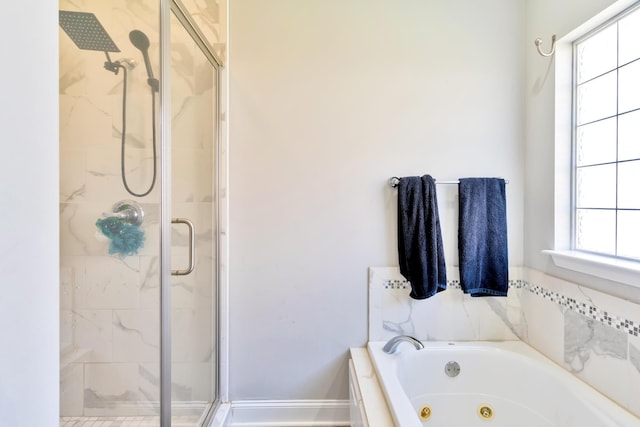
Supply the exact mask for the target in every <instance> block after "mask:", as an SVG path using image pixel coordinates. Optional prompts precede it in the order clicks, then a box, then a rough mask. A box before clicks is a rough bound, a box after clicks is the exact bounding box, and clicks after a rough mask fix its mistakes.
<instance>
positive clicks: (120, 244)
mask: <svg viewBox="0 0 640 427" xmlns="http://www.w3.org/2000/svg"><path fill="white" fill-rule="evenodd" d="M96 226H97V227H98V228H99V229H100V231H102V234H104V235H105V236H107V237H108V238H109V239H111V244H110V245H109V253H110V254H118V255H119V256H120V257H121V258H124V257H126V256H129V255H135V254H137V253H138V249H140V248H141V247H142V246H143V245H144V232H143V231H142V230H140V226H138V225H131V224H128V223H126V222H124V221H122V220H121V219H119V218H101V219H99V220H98V221H96Z"/></svg>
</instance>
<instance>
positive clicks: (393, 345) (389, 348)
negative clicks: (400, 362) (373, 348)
mask: <svg viewBox="0 0 640 427" xmlns="http://www.w3.org/2000/svg"><path fill="white" fill-rule="evenodd" d="M404 341H406V342H409V343H411V344H413V346H414V347H415V348H416V350H422V349H423V348H424V344H422V342H420V340H419V339H417V338H414V337H411V336H409V335H398V336H396V337H393V338H391V339H390V340H389V341H387V343H386V344H385V345H384V347H382V351H384V352H385V353H387V354H393V353H395V352H396V350H397V349H398V346H399V345H400V343H402V342H404Z"/></svg>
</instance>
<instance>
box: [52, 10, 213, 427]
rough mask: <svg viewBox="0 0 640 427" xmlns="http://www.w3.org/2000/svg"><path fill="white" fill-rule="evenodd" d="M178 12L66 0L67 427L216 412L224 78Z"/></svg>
mask: <svg viewBox="0 0 640 427" xmlns="http://www.w3.org/2000/svg"><path fill="white" fill-rule="evenodd" d="M174 3H176V2H173V1H168V0H167V1H164V0H161V1H158V0H109V1H106V0H105V1H97V0H91V1H90V0H59V9H60V11H61V12H60V31H59V40H60V42H59V43H60V87H59V93H60V171H61V174H60V175H61V178H60V212H61V215H60V216H61V224H60V259H61V261H60V262H61V290H60V291H61V292H60V295H61V313H60V316H61V334H60V336H61V370H60V415H61V425H73V426H76V427H82V426H94V425H118V426H121V427H126V426H133V425H144V426H160V425H162V427H168V426H169V425H172V426H200V425H201V424H202V422H203V421H204V420H205V419H206V417H207V414H208V413H210V412H211V410H212V408H213V406H214V405H213V403H214V402H215V401H216V378H217V371H216V366H217V346H216V334H215V331H216V327H217V326H216V312H215V307H216V298H217V295H216V291H215V289H216V278H217V267H216V265H217V255H216V248H217V241H216V233H217V229H216V226H217V222H216V210H217V206H216V197H215V191H214V189H215V176H216V163H215V160H216V157H215V155H216V146H217V145H216V144H217V138H216V136H217V114H218V111H217V100H218V98H217V96H218V95H217V91H218V84H217V78H218V77H217V69H216V68H215V67H213V66H212V65H211V63H209V62H207V61H206V57H204V56H203V55H202V51H201V50H199V49H198V48H197V46H198V45H197V44H196V43H195V42H194V40H193V38H192V37H193V34H194V32H193V31H189V32H187V31H185V28H184V26H183V21H179V20H177V19H175V18H174V17H171V18H170V19H171V25H170V26H171V28H164V29H162V30H161V29H160V22H161V21H162V22H165V21H163V19H161V15H162V16H168V15H166V14H163V13H161V10H162V11H167V10H168V8H169V7H174V6H175V4H174ZM163 26H164V24H163ZM196 33H197V32H196ZM161 34H163V35H170V37H171V40H169V43H164V42H163V43H161V39H160V37H161ZM163 40H166V39H163ZM160 46H165V47H166V46H169V49H168V50H169V51H168V52H164V53H163V54H162V55H161V52H160ZM167 58H168V59H167ZM203 58H205V60H204V61H203ZM161 61H162V62H163V63H164V64H168V68H169V69H170V71H169V73H170V75H168V76H165V79H166V80H165V81H164V82H163V80H162V79H163V76H162V75H161V71H160V70H161ZM166 83H170V88H171V89H170V91H167V92H170V93H163V89H162V88H163V84H164V85H165V87H167V86H166ZM161 102H162V105H161ZM166 111H169V112H170V113H169V114H170V117H171V125H170V126H168V127H167V128H170V129H171V134H170V135H166V136H165V137H164V139H163V140H162V141H161V139H162V138H161V137H162V136H163V135H162V132H161V129H163V128H164V127H163V125H164V124H166V123H167V121H161V120H160V117H161V116H162V117H169V115H167V114H166V113H164V112H166ZM164 165H171V166H170V169H171V173H172V176H171V178H169V179H167V180H166V181H165V178H162V177H163V173H164V171H163V166H164ZM164 182H169V183H171V184H172V185H170V186H168V185H163V183H164ZM167 201H169V202H170V203H167ZM167 206H169V207H170V208H169V209H166V207H167ZM169 210H170V211H171V212H167V211H169ZM167 215H170V216H171V217H175V218H183V219H185V220H187V221H182V222H179V223H177V224H172V225H171V227H167V229H163V226H162V224H163V223H164V224H167V223H168V222H167V221H166V220H165V219H166V218H167ZM163 218H164V219H163ZM187 223H188V224H193V229H192V228H191V227H186V226H185V225H184V224H187ZM192 230H194V232H191V231H192ZM167 235H170V236H171V239H170V240H171V248H170V249H167V248H168V245H165V244H164V242H166V240H167V238H166V236H167ZM191 239H193V247H194V248H195V250H194V251H190V248H191V244H190V242H191ZM190 252H192V255H193V258H191V257H190ZM167 258H170V259H167ZM191 261H193V264H194V268H193V271H192V272H190V273H189V274H188V275H184V276H173V277H171V278H170V279H167V277H168V274H166V273H165V274H163V273H162V272H161V269H164V271H165V272H166V271H167V270H166V268H167V267H166V266H170V268H171V269H185V268H186V267H187V266H188V265H189V264H190V263H191ZM163 276H164V278H163ZM161 283H162V285H161ZM161 286H162V287H163V289H170V293H171V300H170V301H171V304H170V305H166V300H164V302H165V305H162V304H161V292H160V290H161ZM167 308H170V311H169V310H167ZM161 310H162V311H163V312H161ZM167 313H170V316H167ZM161 318H162V319H167V318H170V319H171V322H170V323H171V324H170V328H169V330H171V336H170V337H171V341H172V345H171V351H170V352H169V351H165V352H164V353H163V354H161V353H162V349H163V348H165V349H166V347H165V345H163V344H162V342H161V336H166V335H163V334H162V331H161V320H160V319H161ZM168 323H169V322H165V323H164V325H165V327H166V325H167V324H168ZM165 342H166V341H165ZM169 353H170V354H169ZM167 360H170V361H171V363H170V364H167V363H166V361H167ZM167 368H168V369H167ZM167 378H171V384H170V385H169V387H167V386H166V385H167V382H166V379H167ZM163 379H164V382H163ZM161 384H164V385H165V386H164V388H162V389H163V390H164V391H163V392H162V396H161V387H162V386H161ZM169 392H170V393H169ZM168 394H170V397H171V399H172V401H171V402H169V400H168V399H167V397H168ZM161 401H165V402H166V403H167V404H165V405H162V404H161ZM163 403H164V402H163ZM169 403H171V405H169ZM167 407H170V408H171V418H169V417H168V416H167V415H168V411H167V409H166V408H167ZM161 408H164V409H162V410H161ZM161 418H163V419H162V420H161ZM101 422H102V423H103V424H100V423H101Z"/></svg>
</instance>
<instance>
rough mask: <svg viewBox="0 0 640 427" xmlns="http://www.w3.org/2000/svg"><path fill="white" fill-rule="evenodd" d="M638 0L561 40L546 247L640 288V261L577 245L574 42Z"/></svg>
mask: <svg viewBox="0 0 640 427" xmlns="http://www.w3.org/2000/svg"><path fill="white" fill-rule="evenodd" d="M637 3H638V0H626V1H618V2H616V3H614V4H613V5H612V6H611V7H609V8H607V9H605V10H604V11H603V12H602V13H600V14H598V15H597V16H595V17H594V18H592V19H590V20H589V21H587V22H586V23H584V24H583V25H581V26H580V27H578V28H577V29H575V30H574V31H572V32H571V33H569V34H567V35H566V36H564V37H562V38H560V39H558V41H557V43H556V52H555V58H554V59H555V62H556V64H555V83H556V87H555V175H554V177H555V188H554V196H555V199H554V206H555V218H554V225H555V241H554V249H552V250H544V251H542V252H543V253H546V254H548V255H551V257H552V258H553V261H554V263H555V264H556V265H557V266H558V267H561V268H566V269H569V270H573V271H576V272H580V273H584V274H588V275H591V276H596V277H599V278H602V279H606V280H610V281H613V282H619V283H623V284H626V285H630V286H633V287H635V288H638V289H640V261H635V260H628V259H624V258H617V257H612V256H606V255H598V254H592V253H588V252H584V251H578V250H575V249H574V248H573V237H572V229H573V227H572V217H573V212H574V206H573V203H572V201H573V195H572V191H573V190H572V189H573V182H572V174H573V170H574V164H573V152H572V147H573V129H574V121H573V86H574V81H573V62H574V56H573V43H574V42H575V41H576V40H579V39H581V38H582V37H584V36H585V35H586V34H588V33H590V32H592V31H594V30H596V29H597V28H599V27H601V26H602V25H603V24H605V23H607V22H608V21H611V20H612V19H613V18H615V17H617V16H618V15H620V14H621V13H623V12H624V11H626V10H627V9H629V8H630V7H632V6H634V5H636V4H637Z"/></svg>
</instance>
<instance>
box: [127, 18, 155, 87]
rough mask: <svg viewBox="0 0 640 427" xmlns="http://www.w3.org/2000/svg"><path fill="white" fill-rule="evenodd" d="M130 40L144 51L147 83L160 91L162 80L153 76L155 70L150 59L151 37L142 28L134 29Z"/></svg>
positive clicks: (130, 34)
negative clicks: (159, 80)
mask: <svg viewBox="0 0 640 427" xmlns="http://www.w3.org/2000/svg"><path fill="white" fill-rule="evenodd" d="M129 40H131V44H133V45H134V46H135V47H137V48H138V49H140V52H142V58H143V59H144V66H145V67H146V69H147V76H148V79H147V83H149V86H151V89H153V90H154V91H155V92H158V90H159V88H160V82H158V79H156V78H154V77H153V70H152V69H151V60H150V59H149V45H150V43H149V37H147V35H146V34H145V33H143V32H142V31H140V30H133V31H131V32H130V33H129Z"/></svg>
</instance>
